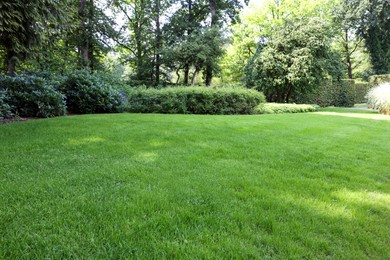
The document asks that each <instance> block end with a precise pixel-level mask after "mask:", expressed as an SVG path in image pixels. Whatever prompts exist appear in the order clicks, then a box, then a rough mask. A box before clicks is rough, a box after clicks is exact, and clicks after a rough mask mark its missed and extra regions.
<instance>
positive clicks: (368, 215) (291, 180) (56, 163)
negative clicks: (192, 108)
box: [0, 111, 390, 259]
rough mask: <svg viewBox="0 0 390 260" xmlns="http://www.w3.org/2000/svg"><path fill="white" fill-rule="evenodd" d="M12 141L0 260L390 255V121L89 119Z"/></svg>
mask: <svg viewBox="0 0 390 260" xmlns="http://www.w3.org/2000/svg"><path fill="white" fill-rule="evenodd" d="M339 112H342V111H339ZM0 143H1V146H0V198H1V199H0V259H3V258H7V259H8V258H12V259H19V258H29V259H43V258H53V259H59V258H96V259H101V258H110V259H117V258H142V259H152V258H179V259H183V258H189V257H191V258H259V259H267V258H276V259H289V258H290V259H297V258H310V259H312V258H322V259H323V258H333V259H342V258H344V259H390V120H376V119H370V118H355V117H343V116H338V115H336V113H335V114H329V115H328V114H321V113H309V114H282V115H257V116H200V115H197V116H196V115H146V114H144V115H141V114H115V115H86V116H72V117H63V118H54V119H46V120H34V121H27V122H20V123H11V124H5V125H0Z"/></svg>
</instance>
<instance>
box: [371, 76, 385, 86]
mask: <svg viewBox="0 0 390 260" xmlns="http://www.w3.org/2000/svg"><path fill="white" fill-rule="evenodd" d="M368 80H369V82H370V83H371V84H372V85H374V86H375V85H379V84H381V83H385V82H390V74H383V75H373V76H370V77H369V78H368Z"/></svg>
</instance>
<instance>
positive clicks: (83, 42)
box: [79, 0, 89, 68]
mask: <svg viewBox="0 0 390 260" xmlns="http://www.w3.org/2000/svg"><path fill="white" fill-rule="evenodd" d="M85 5H86V0H80V2H79V16H80V31H81V35H80V38H81V39H79V41H80V44H79V52H80V57H81V66H82V67H83V68H86V67H88V66H89V39H88V36H87V25H86V19H87V15H86V7H85Z"/></svg>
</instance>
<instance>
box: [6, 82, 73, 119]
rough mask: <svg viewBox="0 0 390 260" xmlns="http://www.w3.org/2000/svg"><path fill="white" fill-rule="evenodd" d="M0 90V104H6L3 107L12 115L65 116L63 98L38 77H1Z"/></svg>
mask: <svg viewBox="0 0 390 260" xmlns="http://www.w3.org/2000/svg"><path fill="white" fill-rule="evenodd" d="M0 90H2V92H3V93H2V95H3V98H2V100H3V101H2V102H3V103H5V102H6V103H7V104H6V106H5V107H9V108H10V109H11V113H12V114H14V115H18V116H24V117H54V116H62V115H64V114H65V111H66V105H65V97H64V96H63V95H62V94H61V93H59V92H58V91H56V90H55V89H54V87H52V86H50V85H47V83H46V81H45V80H44V79H42V78H40V77H35V76H23V75H20V76H15V77H10V76H5V75H2V76H0ZM2 106H3V107H4V104H3V105H2ZM8 116H10V115H8Z"/></svg>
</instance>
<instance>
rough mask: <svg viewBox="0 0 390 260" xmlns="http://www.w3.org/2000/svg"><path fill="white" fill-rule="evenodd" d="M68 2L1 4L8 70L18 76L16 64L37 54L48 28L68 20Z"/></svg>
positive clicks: (12, 0) (0, 40) (0, 43)
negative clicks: (36, 51) (36, 50)
mask: <svg viewBox="0 0 390 260" xmlns="http://www.w3.org/2000/svg"><path fill="white" fill-rule="evenodd" d="M67 4H68V1H55V0H31V1H22V0H2V1H1V2H0V48H1V49H2V50H3V52H4V61H5V64H4V65H5V68H6V71H7V73H8V74H10V75H14V74H15V70H16V64H17V63H18V61H23V60H25V59H26V58H27V57H29V56H31V55H33V54H34V50H35V48H36V47H37V46H39V44H40V43H41V36H42V34H43V31H44V30H45V28H48V27H50V26H53V25H55V24H57V23H58V20H59V18H64V19H65V15H64V12H65V11H66V5H67Z"/></svg>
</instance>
